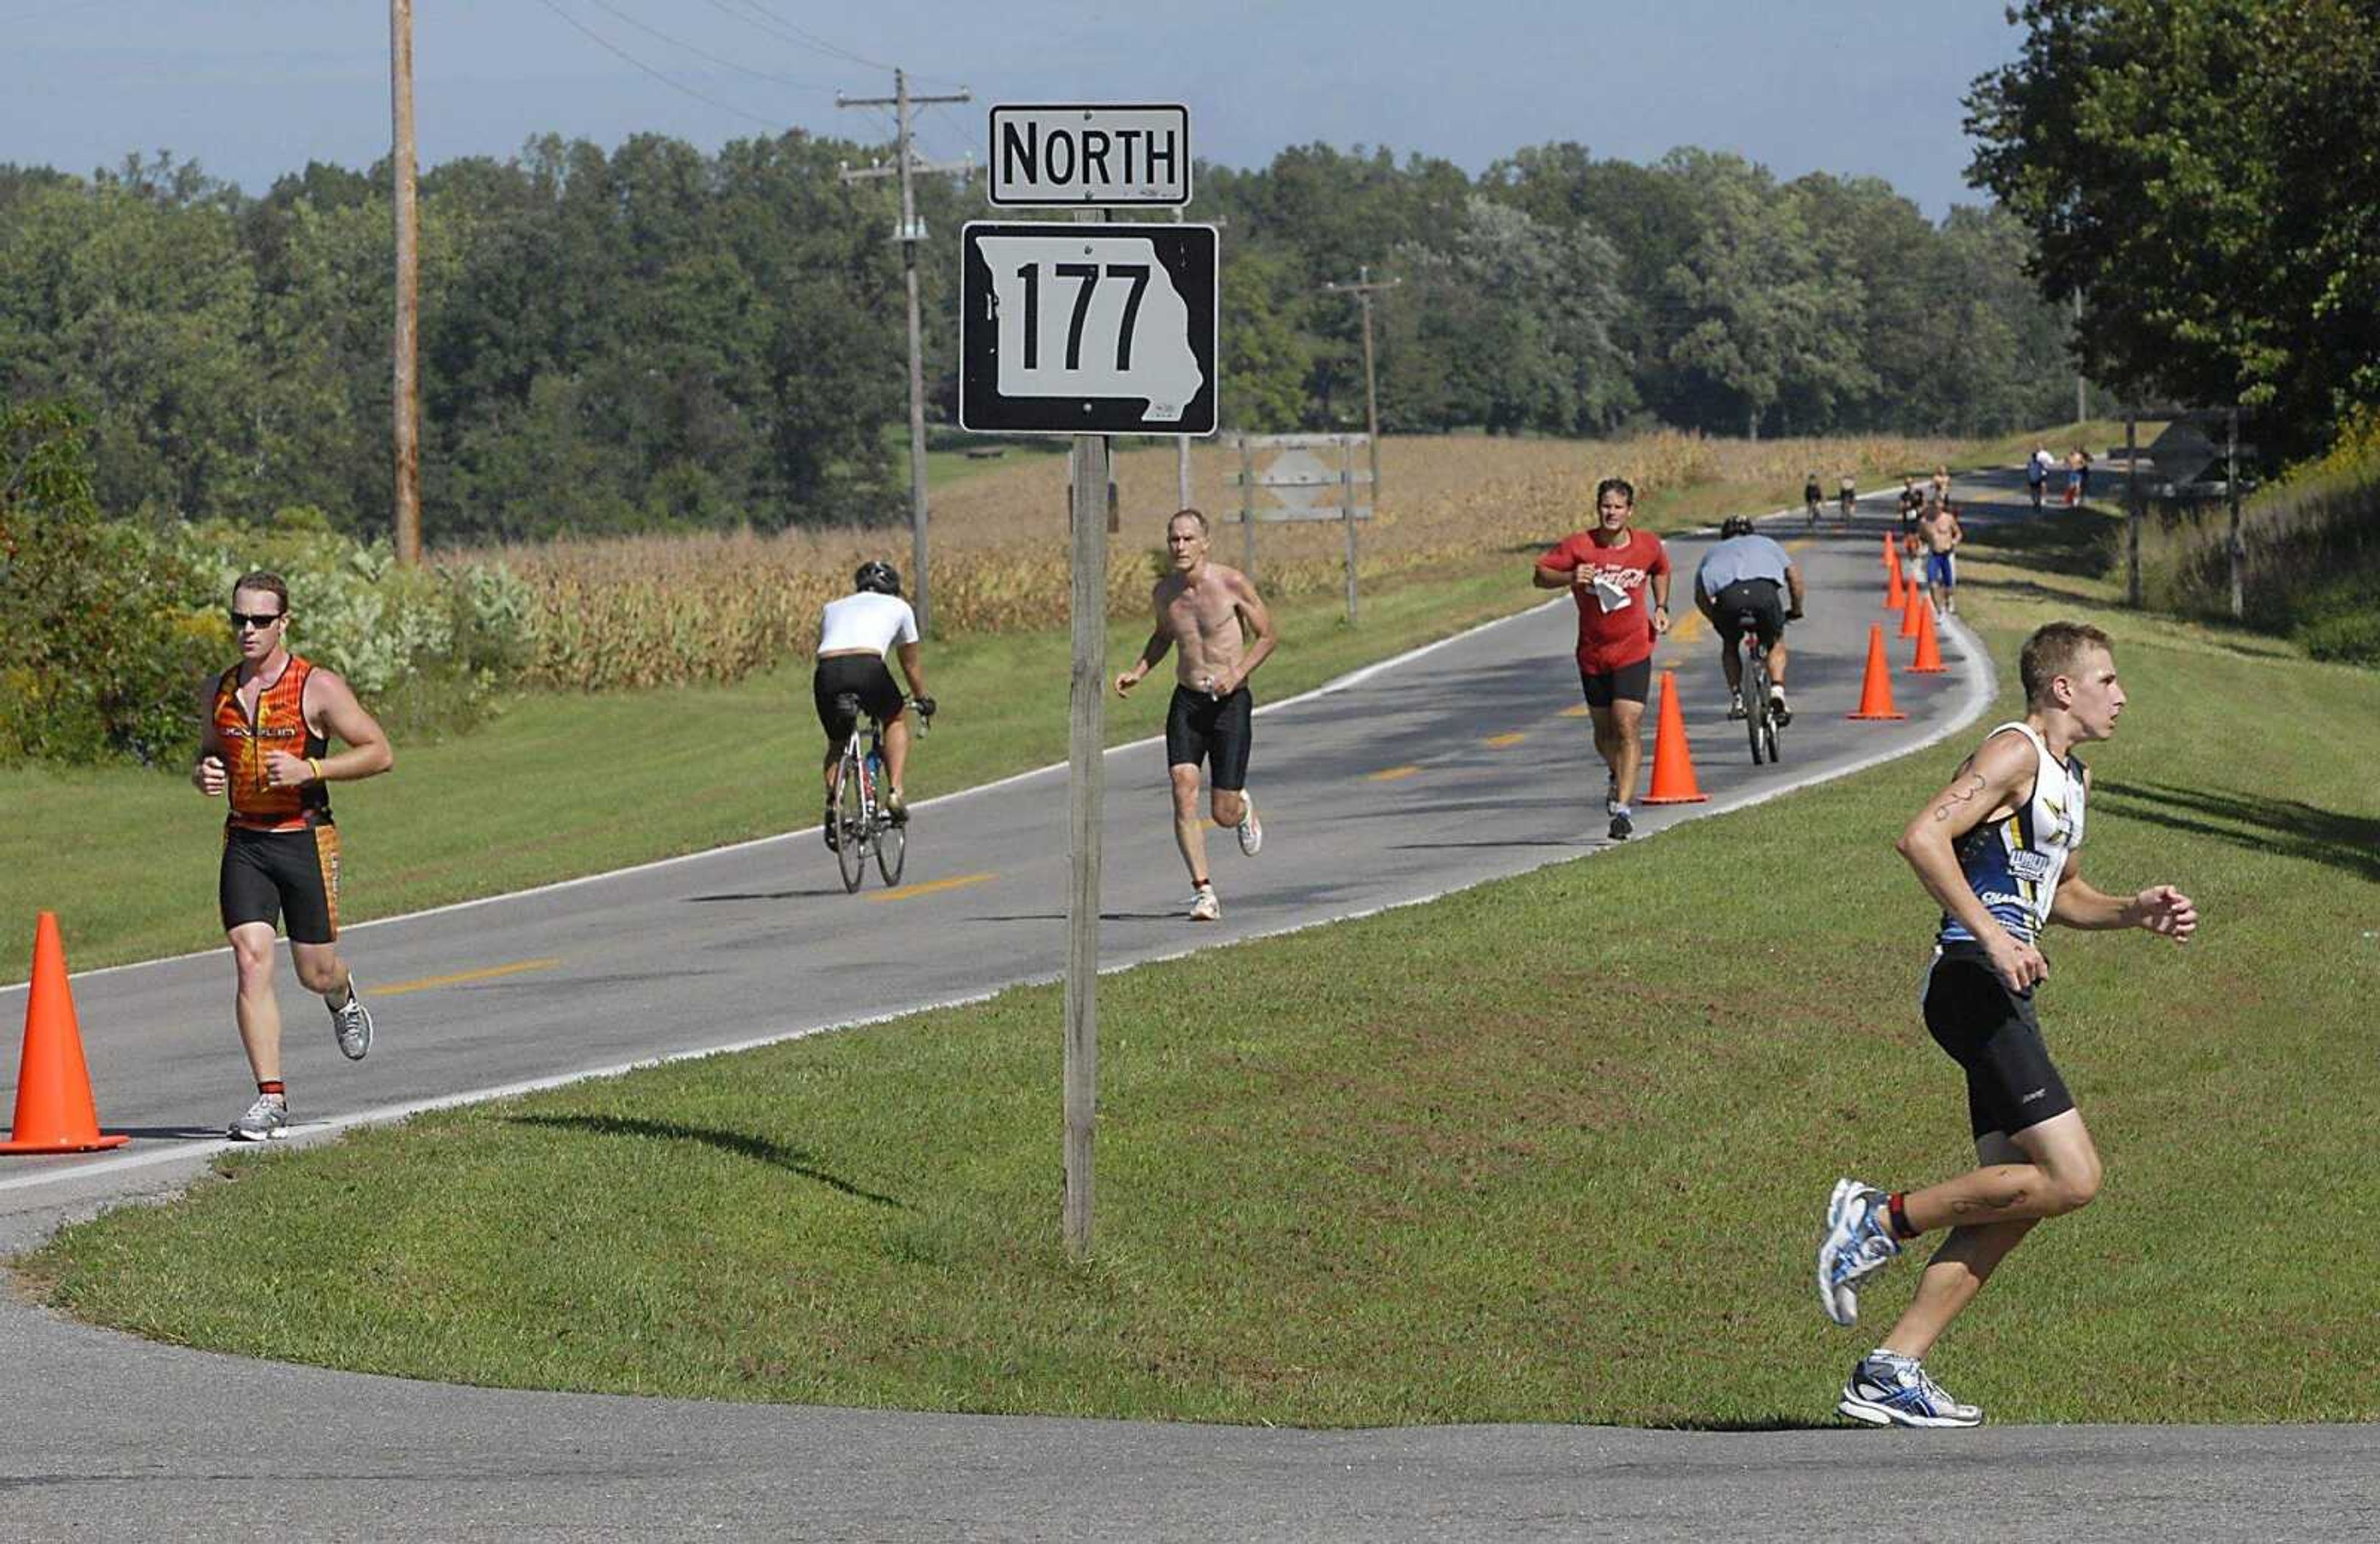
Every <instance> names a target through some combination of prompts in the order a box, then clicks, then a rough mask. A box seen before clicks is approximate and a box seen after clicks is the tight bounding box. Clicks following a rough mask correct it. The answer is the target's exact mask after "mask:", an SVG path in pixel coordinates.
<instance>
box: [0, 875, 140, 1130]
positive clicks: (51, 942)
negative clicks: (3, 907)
mask: <svg viewBox="0 0 2380 1544" xmlns="http://www.w3.org/2000/svg"><path fill="white" fill-rule="evenodd" d="M130 1140H132V1138H131V1137H103V1136H101V1135H100V1131H99V1111H98V1109H97V1108H96V1107H95V1106H93V1105H92V1103H91V1073H90V1071H89V1069H87V1068H86V1067H85V1066H84V1065H83V1061H82V1032H81V1031H80V1030H79V1029H78V1028H76V1027H75V1011H74V993H73V992H72V991H69V990H68V988H67V951H66V945H65V944H63V943H61V942H58V919H57V918H56V917H55V916H54V915H52V914H51V913H49V912H46V911H45V912H43V913H42V919H41V921H40V923H39V924H38V925H37V926H36V927H35V928H34V930H33V984H32V990H31V991H30V992H28V993H27V994H26V997H25V1056H24V1060H23V1062H22V1063H21V1064H19V1065H18V1069H17V1127H16V1130H15V1132H14V1133H13V1134H12V1135H11V1136H10V1137H9V1138H8V1140H7V1141H6V1142H0V1152H92V1151H95V1150H97V1149H101V1148H120V1147H122V1146H123V1145H124V1144H125V1143H127V1142H128V1141H130Z"/></svg>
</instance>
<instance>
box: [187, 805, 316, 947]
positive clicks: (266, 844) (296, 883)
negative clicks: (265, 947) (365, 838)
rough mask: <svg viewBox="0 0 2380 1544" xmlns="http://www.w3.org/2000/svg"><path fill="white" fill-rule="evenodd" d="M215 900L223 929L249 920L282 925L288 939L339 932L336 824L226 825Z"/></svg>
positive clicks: (312, 940)
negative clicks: (287, 827) (273, 828)
mask: <svg viewBox="0 0 2380 1544" xmlns="http://www.w3.org/2000/svg"><path fill="white" fill-rule="evenodd" d="M215 902H216V905H217V906H219V907H220V908H221V910H222V913H223V925H224V931H225V932H229V931H231V930H232V929H234V928H237V927H239V926H241V925H242V924H244V923H249V922H261V923H263V924H264V925H265V926H266V927H268V928H269V927H272V926H273V925H274V924H275V923H276V922H277V923H281V924H284V929H283V930H284V931H285V932H286V933H287V934H288V935H289V942H292V943H329V942H333V941H334V940H336V939H337V938H338V936H339V828H338V827H336V826H334V825H331V824H328V823H324V824H322V825H318V826H309V827H307V828H305V829H304V830H302V831H249V830H248V829H247V828H246V827H243V826H226V827H225V828H224V851H223V871H222V873H221V875H220V876H219V877H218V878H217V880H216V881H215Z"/></svg>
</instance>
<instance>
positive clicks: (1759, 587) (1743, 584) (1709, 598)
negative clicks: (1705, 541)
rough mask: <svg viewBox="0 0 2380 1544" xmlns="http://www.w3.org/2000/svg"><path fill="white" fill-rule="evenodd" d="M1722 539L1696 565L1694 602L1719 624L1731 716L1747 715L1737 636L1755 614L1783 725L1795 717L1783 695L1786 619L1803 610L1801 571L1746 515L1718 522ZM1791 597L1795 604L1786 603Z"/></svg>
mask: <svg viewBox="0 0 2380 1544" xmlns="http://www.w3.org/2000/svg"><path fill="white" fill-rule="evenodd" d="M1718 532H1719V542H1718V545H1717V546H1715V547H1713V548H1712V549H1711V550H1710V551H1709V552H1707V553H1704V554H1703V561H1702V565H1701V566H1700V567H1698V568H1696V569H1695V570H1694V606H1695V608H1696V609H1697V610H1699V611H1700V612H1701V613H1702V614H1703V615H1704V616H1705V617H1706V618H1707V619H1708V620H1709V622H1710V625H1711V626H1713V627H1715V628H1717V629H1718V663H1719V669H1720V670H1722V671H1724V672H1726V674H1727V701H1728V707H1727V716H1728V717H1730V718H1742V717H1743V716H1744V715H1743V696H1742V694H1743V660H1741V659H1739V658H1738V657H1737V656H1736V652H1735V646H1736V640H1737V639H1739V638H1743V626H1741V620H1740V619H1741V618H1742V616H1743V614H1744V613H1746V612H1749V613H1751V614H1752V617H1753V627H1754V634H1753V636H1754V638H1755V639H1756V640H1757V641H1758V642H1759V644H1760V647H1761V648H1762V649H1764V650H1767V655H1768V680H1769V687H1768V700H1769V703H1770V706H1771V707H1772V708H1773V709H1774V710H1775V711H1776V714H1777V723H1778V724H1779V726H1780V727H1781V726H1783V725H1785V724H1789V723H1792V722H1793V711H1792V709H1791V708H1790V707H1788V706H1787V705H1786V701H1785V624H1786V623H1787V622H1789V621H1794V620H1798V619H1799V618H1800V616H1801V614H1802V595H1803V591H1802V571H1801V569H1799V568H1797V567H1795V566H1794V565H1793V560H1792V559H1791V558H1790V557H1787V556H1786V555H1785V549H1784V548H1782V547H1780V546H1779V545H1778V544H1777V543H1776V542H1774V541H1770V540H1769V539H1768V538H1767V537H1766V536H1762V535H1760V534H1759V533H1758V532H1756V531H1755V530H1754V529H1752V522H1751V521H1750V520H1749V519H1747V518H1745V517H1743V516H1742V515H1730V517H1728V519H1727V523H1726V524H1724V525H1722V526H1720V527H1719V528H1718ZM1788 597H1790V598H1791V602H1792V603H1791V607H1790V609H1789V608H1788V606H1787V605H1786V604H1785V601H1786V599H1787V598H1788Z"/></svg>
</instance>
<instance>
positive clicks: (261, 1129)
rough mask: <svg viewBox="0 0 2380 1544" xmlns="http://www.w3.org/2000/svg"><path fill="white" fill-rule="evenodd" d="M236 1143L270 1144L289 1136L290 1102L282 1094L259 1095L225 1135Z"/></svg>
mask: <svg viewBox="0 0 2380 1544" xmlns="http://www.w3.org/2000/svg"><path fill="white" fill-rule="evenodd" d="M224 1135H225V1136H226V1137H230V1138H231V1139H232V1140H233V1141H235V1142H269V1141H272V1140H273V1138H275V1137H286V1136H288V1135H289V1100H288V1099H287V1097H286V1096H285V1095H282V1094H259V1095H257V1096H256V1102H255V1103H254V1104H251V1105H249V1107H248V1109H247V1111H246V1112H244V1113H243V1114H242V1115H241V1116H240V1117H239V1119H237V1120H236V1121H234V1122H232V1123H231V1126H230V1129H229V1130H227V1131H225V1133H224Z"/></svg>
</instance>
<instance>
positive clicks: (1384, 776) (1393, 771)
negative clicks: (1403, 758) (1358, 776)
mask: <svg viewBox="0 0 2380 1544" xmlns="http://www.w3.org/2000/svg"><path fill="white" fill-rule="evenodd" d="M1419 771H1421V769H1420V768H1419V767H1390V768H1389V769H1388V770H1387V771H1385V772H1374V773H1372V774H1371V776H1370V777H1369V778H1368V779H1366V781H1368V782H1372V783H1394V782H1395V781H1397V779H1399V778H1401V777H1411V776H1412V775H1413V774H1414V773H1415V772H1419Z"/></svg>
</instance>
